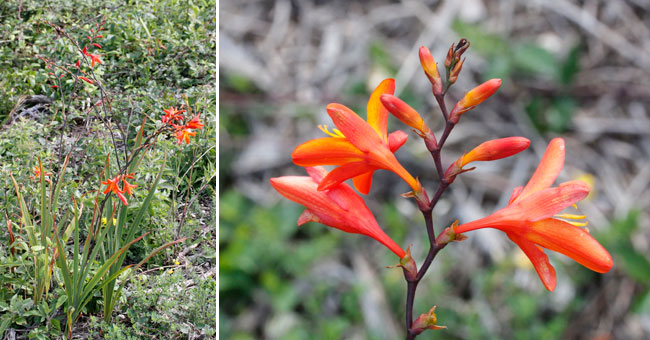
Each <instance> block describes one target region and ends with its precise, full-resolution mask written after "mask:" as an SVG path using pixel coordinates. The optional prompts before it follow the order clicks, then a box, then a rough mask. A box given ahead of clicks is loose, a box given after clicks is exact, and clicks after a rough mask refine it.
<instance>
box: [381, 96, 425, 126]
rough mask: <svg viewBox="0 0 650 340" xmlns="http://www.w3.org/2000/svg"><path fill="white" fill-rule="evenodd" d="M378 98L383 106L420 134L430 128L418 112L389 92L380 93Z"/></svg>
mask: <svg viewBox="0 0 650 340" xmlns="http://www.w3.org/2000/svg"><path fill="white" fill-rule="evenodd" d="M379 99H380V100H381V103H382V104H384V107H385V108H386V109H387V110H388V111H389V112H390V113H392V114H393V116H395V117H396V118H397V119H399V120H400V121H401V122H402V123H404V124H406V125H408V126H410V127H412V128H414V129H417V130H418V131H420V132H421V133H422V134H424V133H426V132H428V131H430V130H431V129H429V127H428V126H427V124H426V123H425V122H424V120H422V117H420V114H418V112H417V111H415V109H414V108H412V107H411V106H410V105H409V104H406V103H405V102H404V101H403V100H401V99H399V98H397V97H395V96H393V95H390V94H382V95H381V97H379Z"/></svg>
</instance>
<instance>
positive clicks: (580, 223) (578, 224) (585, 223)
mask: <svg viewBox="0 0 650 340" xmlns="http://www.w3.org/2000/svg"><path fill="white" fill-rule="evenodd" d="M567 223H569V224H572V225H574V226H576V227H584V226H586V225H587V224H589V222H587V221H584V222H568V221H567Z"/></svg>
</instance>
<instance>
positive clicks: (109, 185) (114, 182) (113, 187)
mask: <svg viewBox="0 0 650 340" xmlns="http://www.w3.org/2000/svg"><path fill="white" fill-rule="evenodd" d="M121 177H122V176H117V177H115V178H112V179H107V180H105V181H104V182H102V184H104V185H106V190H104V194H108V193H110V192H113V193H115V195H116V196H117V198H119V199H120V201H122V204H124V205H127V204H129V203H128V202H127V201H126V197H124V195H123V193H124V190H121V189H120V187H119V186H118V183H119V182H120V179H121Z"/></svg>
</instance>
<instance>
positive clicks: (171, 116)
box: [162, 106, 185, 124]
mask: <svg viewBox="0 0 650 340" xmlns="http://www.w3.org/2000/svg"><path fill="white" fill-rule="evenodd" d="M181 108H182V106H181ZM163 111H164V112H165V115H164V116H163V117H162V122H163V123H167V122H170V124H171V123H172V121H174V120H181V119H183V116H182V115H181V113H183V112H185V110H178V109H176V108H175V107H170V108H169V109H164V110H163Z"/></svg>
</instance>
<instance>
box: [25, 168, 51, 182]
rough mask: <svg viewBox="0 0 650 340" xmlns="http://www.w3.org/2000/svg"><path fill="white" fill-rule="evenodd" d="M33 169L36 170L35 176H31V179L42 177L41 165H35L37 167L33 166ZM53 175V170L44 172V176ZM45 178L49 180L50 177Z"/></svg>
mask: <svg viewBox="0 0 650 340" xmlns="http://www.w3.org/2000/svg"><path fill="white" fill-rule="evenodd" d="M32 171H34V176H29V178H30V179H39V178H41V168H40V167H38V166H35V167H33V168H32ZM51 175H52V173H51V172H45V173H43V177H48V176H51ZM45 180H48V179H45Z"/></svg>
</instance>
